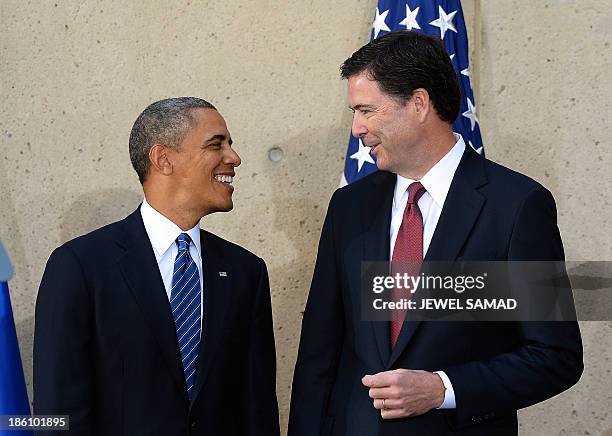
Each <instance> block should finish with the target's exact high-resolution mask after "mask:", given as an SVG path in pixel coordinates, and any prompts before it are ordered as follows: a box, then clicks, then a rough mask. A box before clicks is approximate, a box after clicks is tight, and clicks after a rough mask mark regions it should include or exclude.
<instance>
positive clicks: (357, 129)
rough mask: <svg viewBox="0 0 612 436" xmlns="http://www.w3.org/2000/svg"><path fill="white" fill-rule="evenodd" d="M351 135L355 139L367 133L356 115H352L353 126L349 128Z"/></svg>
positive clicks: (359, 117)
mask: <svg viewBox="0 0 612 436" xmlns="http://www.w3.org/2000/svg"><path fill="white" fill-rule="evenodd" d="M351 133H352V134H353V136H354V137H355V138H359V137H360V136H363V135H365V134H366V133H368V129H367V128H366V126H365V125H364V123H363V121H362V119H361V116H359V115H358V114H355V115H353V125H352V126H351Z"/></svg>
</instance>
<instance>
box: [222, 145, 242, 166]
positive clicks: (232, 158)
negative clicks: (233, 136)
mask: <svg viewBox="0 0 612 436" xmlns="http://www.w3.org/2000/svg"><path fill="white" fill-rule="evenodd" d="M224 163H226V164H229V165H233V166H235V167H237V166H240V164H241V163H242V160H241V159H240V156H238V153H236V150H234V149H233V148H232V147H228V151H227V153H226V154H225V159H224Z"/></svg>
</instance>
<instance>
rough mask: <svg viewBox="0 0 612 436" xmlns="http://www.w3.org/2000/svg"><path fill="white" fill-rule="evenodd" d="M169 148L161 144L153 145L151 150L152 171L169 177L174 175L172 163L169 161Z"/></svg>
mask: <svg viewBox="0 0 612 436" xmlns="http://www.w3.org/2000/svg"><path fill="white" fill-rule="evenodd" d="M168 152H169V149H168V147H166V146H164V145H161V144H153V146H152V147H151V149H150V150H149V162H150V163H151V171H154V172H157V173H160V174H163V175H165V176H169V175H170V174H172V171H173V167H172V162H170V160H169V159H168V154H169V153H168Z"/></svg>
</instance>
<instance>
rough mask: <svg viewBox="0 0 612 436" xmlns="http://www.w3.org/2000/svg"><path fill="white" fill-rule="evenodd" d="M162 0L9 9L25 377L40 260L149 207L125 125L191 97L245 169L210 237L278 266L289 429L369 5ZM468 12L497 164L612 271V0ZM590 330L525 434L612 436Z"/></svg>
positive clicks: (7, 127) (2, 231)
mask: <svg viewBox="0 0 612 436" xmlns="http://www.w3.org/2000/svg"><path fill="white" fill-rule="evenodd" d="M137 3H143V5H137ZM169 3H170V2H165V1H159V0H156V1H147V2H110V1H95V2H94V1H84V2H77V1H61V0H57V1H56V2H54V1H48V2H24V1H15V0H4V1H3V2H2V3H1V6H0V8H1V9H0V13H1V17H0V19H1V26H0V47H1V52H0V53H1V54H0V68H1V70H0V75H1V89H0V98H1V99H0V101H1V102H2V103H1V118H0V138H1V140H0V144H1V145H0V147H1V148H0V205H1V207H0V238H2V240H3V241H4V243H5V245H6V247H7V249H8V251H9V252H10V254H11V256H12V259H13V262H14V264H15V267H16V276H15V278H14V279H13V280H12V281H11V283H10V286H11V293H12V299H13V306H14V312H15V318H16V321H17V324H18V333H19V339H20V341H21V347H22V358H23V361H24V366H25V370H26V377H27V379H28V384H29V385H30V384H31V368H32V365H31V359H32V353H31V347H32V334H33V314H34V301H35V298H36V291H37V287H38V284H39V281H40V278H41V275H42V271H43V268H44V264H45V261H46V259H47V257H48V255H49V254H50V252H51V250H52V249H53V248H54V247H55V246H57V245H59V244H61V243H62V242H64V241H66V240H68V239H70V238H72V237H74V236H76V235H78V234H82V233H84V232H87V231H90V230H93V229H95V228H97V227H99V226H101V225H103V224H106V223H108V222H111V221H113V220H116V219H120V218H121V217H123V216H125V215H126V214H128V213H129V212H131V211H132V210H133V209H134V208H135V207H136V206H137V205H138V203H139V201H140V198H141V194H140V185H139V183H138V180H137V177H136V175H135V174H134V173H133V171H132V169H131V166H130V163H129V156H128V152H127V139H128V136H129V130H130V127H131V124H132V123H133V121H134V119H135V117H136V116H137V115H138V113H139V112H140V111H141V110H142V109H143V108H144V107H145V106H146V105H147V104H149V103H150V102H152V101H154V100H157V99H160V98H165V97H170V96H178V95H195V96H200V97H204V98H207V99H210V100H211V101H212V102H213V103H214V104H215V105H217V107H218V108H219V110H220V112H221V113H222V114H223V115H224V116H225V118H226V120H227V122H228V125H229V128H230V131H231V132H232V135H233V137H234V139H235V142H236V149H237V150H238V152H239V153H240V154H241V156H242V158H243V165H242V166H241V167H240V168H238V170H237V178H236V181H235V185H236V192H235V197H234V198H235V205H236V207H235V210H234V211H233V212H231V213H230V214H223V215H216V216H211V217H207V218H205V219H204V220H203V222H202V225H203V226H204V227H206V228H208V229H211V230H213V231H214V232H216V233H218V234H220V235H222V236H224V237H226V238H228V239H230V240H233V241H236V242H238V243H240V244H242V245H244V246H245V247H247V248H248V249H250V250H252V251H254V252H255V253H257V254H259V255H260V256H262V257H264V258H265V259H266V260H267V262H268V267H269V269H270V275H271V284H272V291H273V305H274V316H275V329H276V341H277V349H278V364H279V367H278V368H279V370H278V396H279V402H280V407H281V412H282V424H283V427H284V426H286V419H287V408H288V402H289V391H290V385H291V374H292V369H293V364H294V360H295V353H296V347H297V341H298V337H299V329H300V311H301V310H303V305H304V302H305V299H306V295H307V291H308V285H309V281H310V277H311V274H312V267H313V263H314V256H315V250H316V246H317V241H318V236H319V232H320V229H321V225H322V219H323V217H324V214H325V210H326V207H327V202H328V200H329V197H330V196H331V193H332V192H333V190H334V188H335V187H336V186H337V184H338V181H339V178H340V173H341V170H342V166H343V158H344V152H345V147H346V139H347V135H348V131H349V126H350V121H351V113H350V111H349V110H348V109H347V108H346V100H345V92H346V90H345V86H346V85H345V84H344V83H343V82H342V81H340V80H339V78H338V66H339V64H340V63H341V62H342V61H343V60H344V59H345V58H346V57H347V56H349V55H350V54H351V53H352V52H353V51H354V50H355V49H357V48H358V47H360V46H361V45H362V44H363V43H365V42H366V41H367V40H368V38H369V26H370V23H371V19H372V17H373V10H374V8H375V6H376V1H375V0H339V1H335V2H331V3H330V2H328V1H324V0H311V1H307V2H305V1H288V2H277V1H271V0H259V1H255V2H238V1H226V2H212V1H200V2H196V1H192V2H188V1H182V2H180V3H179V2H175V3H173V5H172V6H168V4H169ZM575 4H576V5H575ZM464 8H465V12H466V19H467V21H468V23H467V24H468V27H469V29H470V44H471V46H472V63H473V67H472V71H473V72H474V76H475V82H476V86H477V89H476V93H477V97H478V100H477V101H478V103H479V112H478V114H479V117H480V120H481V129H482V132H483V136H484V140H485V144H486V150H487V155H488V156H489V157H490V158H492V159H494V160H497V161H499V162H501V163H503V164H506V165H508V166H511V167H513V168H515V169H517V170H519V171H522V172H524V173H527V174H528V175H530V176H532V177H534V178H536V179H537V180H540V181H541V182H542V183H544V184H545V185H546V186H548V187H549V188H550V189H551V190H552V191H553V193H554V194H555V197H556V199H557V201H558V208H559V219H560V227H561V231H562V235H563V237H564V241H565V244H566V250H567V257H568V258H569V259H572V260H601V259H608V260H609V259H612V241H611V238H610V230H611V226H610V218H609V217H610V216H611V215H612V206H611V204H610V195H609V192H610V190H611V189H612V176H610V168H611V167H612V165H611V164H612V159H611V156H612V154H611V153H610V146H611V145H612V143H611V140H610V137H611V134H612V132H611V128H610V113H611V109H612V108H611V107H610V106H611V101H612V98H611V97H612V95H611V94H612V91H611V86H610V85H611V83H612V82H611V78H612V77H611V73H610V71H612V61H611V58H610V56H609V53H610V40H611V30H610V27H609V26H608V25H607V23H608V22H609V21H610V18H611V16H612V14H611V13H610V10H609V2H608V1H607V0H583V1H581V2H579V3H578V2H570V1H565V0H563V1H562V0H557V1H552V0H551V1H548V2H545V1H543V0H540V1H532V0H512V1H496V0H490V1H478V0H468V1H464ZM272 147H279V148H280V149H282V151H283V153H284V158H283V159H282V160H281V161H280V162H273V161H271V160H270V159H269V158H268V150H269V149H270V148H272ZM582 331H583V335H584V342H585V353H586V357H585V361H586V370H585V374H584V376H583V379H582V381H581V382H580V384H579V385H578V386H576V387H575V388H573V389H571V390H570V391H569V392H566V393H564V394H562V395H561V396H559V397H557V398H554V399H552V400H550V401H548V402H546V403H544V404H541V405H538V406H536V407H533V408H530V409H528V410H527V411H524V412H521V419H522V424H521V429H522V434H526V435H542V434H554V435H556V434H601V433H602V432H604V431H606V430H609V429H611V428H612V422H611V420H612V418H611V416H610V414H609V410H610V409H612V407H611V406H612V397H611V393H610V392H612V386H611V382H610V379H611V377H610V369H609V367H610V360H611V357H612V352H611V351H610V350H612V323H610V322H606V323H603V322H602V323H583V324H582ZM30 388H31V386H30Z"/></svg>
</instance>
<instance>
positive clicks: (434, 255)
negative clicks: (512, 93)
mask: <svg viewBox="0 0 612 436" xmlns="http://www.w3.org/2000/svg"><path fill="white" fill-rule="evenodd" d="M483 162H484V158H483V157H482V156H480V155H478V154H477V153H476V152H475V151H474V150H472V147H470V146H466V150H465V152H464V153H463V156H462V158H461V162H459V166H458V167H457V171H456V172H455V176H454V177H453V181H452V183H451V186H450V189H449V191H448V194H447V196H446V200H445V202H444V207H443V208H442V213H441V214H440V218H439V220H438V224H437V225H436V230H435V232H434V234H433V237H432V240H431V243H430V244H429V249H428V250H427V255H426V256H425V261H454V260H456V259H457V256H458V255H459V252H460V251H461V248H462V247H463V245H464V244H465V242H466V240H467V239H468V237H469V235H470V233H471V231H472V228H473V227H474V224H475V223H476V220H477V219H478V216H479V215H480V211H481V210H482V207H483V206H484V203H485V197H484V196H483V195H482V194H481V193H480V192H478V190H477V189H476V188H478V187H480V186H482V185H484V184H485V183H486V182H487V178H486V174H485V172H484V167H483ZM417 294H418V292H417V293H416V294H415V296H416V295H417ZM420 324H421V321H418V320H410V313H408V315H407V317H406V322H404V324H403V326H402V330H401V332H400V336H399V338H398V340H397V344H396V345H395V348H394V349H393V353H391V357H390V359H389V363H388V368H390V367H392V366H393V364H395V362H396V361H397V359H398V358H399V356H400V355H401V354H402V352H403V351H404V349H405V348H406V346H407V345H408V343H409V342H410V340H411V339H412V338H413V336H414V334H415V333H416V331H417V330H418V328H419V326H420Z"/></svg>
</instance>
